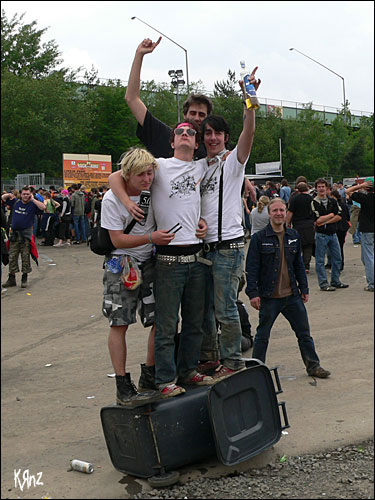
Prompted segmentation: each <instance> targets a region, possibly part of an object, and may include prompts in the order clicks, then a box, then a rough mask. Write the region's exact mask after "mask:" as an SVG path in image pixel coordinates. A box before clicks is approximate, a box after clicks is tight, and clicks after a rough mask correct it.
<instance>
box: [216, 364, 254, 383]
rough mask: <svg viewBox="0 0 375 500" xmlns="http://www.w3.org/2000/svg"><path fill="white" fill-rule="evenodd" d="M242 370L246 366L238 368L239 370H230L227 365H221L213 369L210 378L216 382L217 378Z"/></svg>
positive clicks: (220, 378)
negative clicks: (213, 371) (215, 369)
mask: <svg viewBox="0 0 375 500" xmlns="http://www.w3.org/2000/svg"><path fill="white" fill-rule="evenodd" d="M242 370H246V366H244V367H243V368H240V369H239V370H231V369H230V368H228V367H227V366H224V365H222V366H221V367H220V368H219V369H218V370H217V371H215V373H214V374H213V375H212V378H213V379H214V381H215V382H218V381H219V380H223V379H224V378H227V377H230V376H231V375H234V374H235V373H238V372H241V371H242Z"/></svg>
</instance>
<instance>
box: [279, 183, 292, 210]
mask: <svg viewBox="0 0 375 500" xmlns="http://www.w3.org/2000/svg"><path fill="white" fill-rule="evenodd" d="M291 192H292V190H291V188H290V187H289V184H288V181H287V180H286V179H283V180H282V181H281V187H280V193H279V196H280V198H281V199H282V200H284V201H285V203H286V204H288V203H289V198H290V194H291Z"/></svg>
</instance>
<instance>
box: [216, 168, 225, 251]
mask: <svg viewBox="0 0 375 500" xmlns="http://www.w3.org/2000/svg"><path fill="white" fill-rule="evenodd" d="M223 184H224V162H222V165H221V172H220V181H219V209H218V223H217V236H218V238H217V241H218V242H219V243H220V242H221V240H222V234H221V232H222V225H223Z"/></svg>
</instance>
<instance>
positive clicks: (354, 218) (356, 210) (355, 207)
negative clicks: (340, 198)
mask: <svg viewBox="0 0 375 500" xmlns="http://www.w3.org/2000/svg"><path fill="white" fill-rule="evenodd" d="M356 185H357V184H353V186H356ZM353 186H351V187H353ZM346 197H347V199H348V205H349V204H350V205H351V206H350V209H349V212H350V224H351V227H350V229H349V233H350V234H351V235H352V241H353V245H354V246H358V245H360V244H361V233H360V232H359V225H358V219H359V214H360V212H361V204H360V203H358V202H357V201H355V200H353V199H352V197H351V196H350V191H349V193H346Z"/></svg>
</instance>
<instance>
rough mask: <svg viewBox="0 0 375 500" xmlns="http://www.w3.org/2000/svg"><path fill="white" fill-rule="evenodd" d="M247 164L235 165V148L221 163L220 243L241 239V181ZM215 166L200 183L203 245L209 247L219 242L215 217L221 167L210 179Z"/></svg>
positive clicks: (216, 217)
mask: <svg viewBox="0 0 375 500" xmlns="http://www.w3.org/2000/svg"><path fill="white" fill-rule="evenodd" d="M246 161H247V160H246ZM246 161H245V163H244V164H242V163H240V162H239V161H238V159H237V146H236V147H235V148H234V149H233V151H232V152H231V153H230V154H229V156H228V157H227V158H226V160H225V162H224V166H223V172H224V177H223V215H222V238H221V239H222V241H226V240H232V239H234V238H240V237H241V236H244V230H243V225H242V207H243V202H242V198H241V189H242V184H243V181H244V175H245V165H246ZM216 166H217V163H215V164H213V165H211V166H209V167H208V168H207V170H206V173H205V176H204V179H203V182H202V190H203V192H202V212H201V217H202V218H203V219H204V220H205V221H206V223H207V226H208V231H207V236H206V237H205V239H204V241H205V242H206V243H212V242H214V241H218V239H219V236H218V214H219V181H220V173H221V169H220V167H219V168H217V170H216V172H215V173H214V175H213V176H212V174H213V172H214V171H215V168H216ZM211 176H212V177H211Z"/></svg>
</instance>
